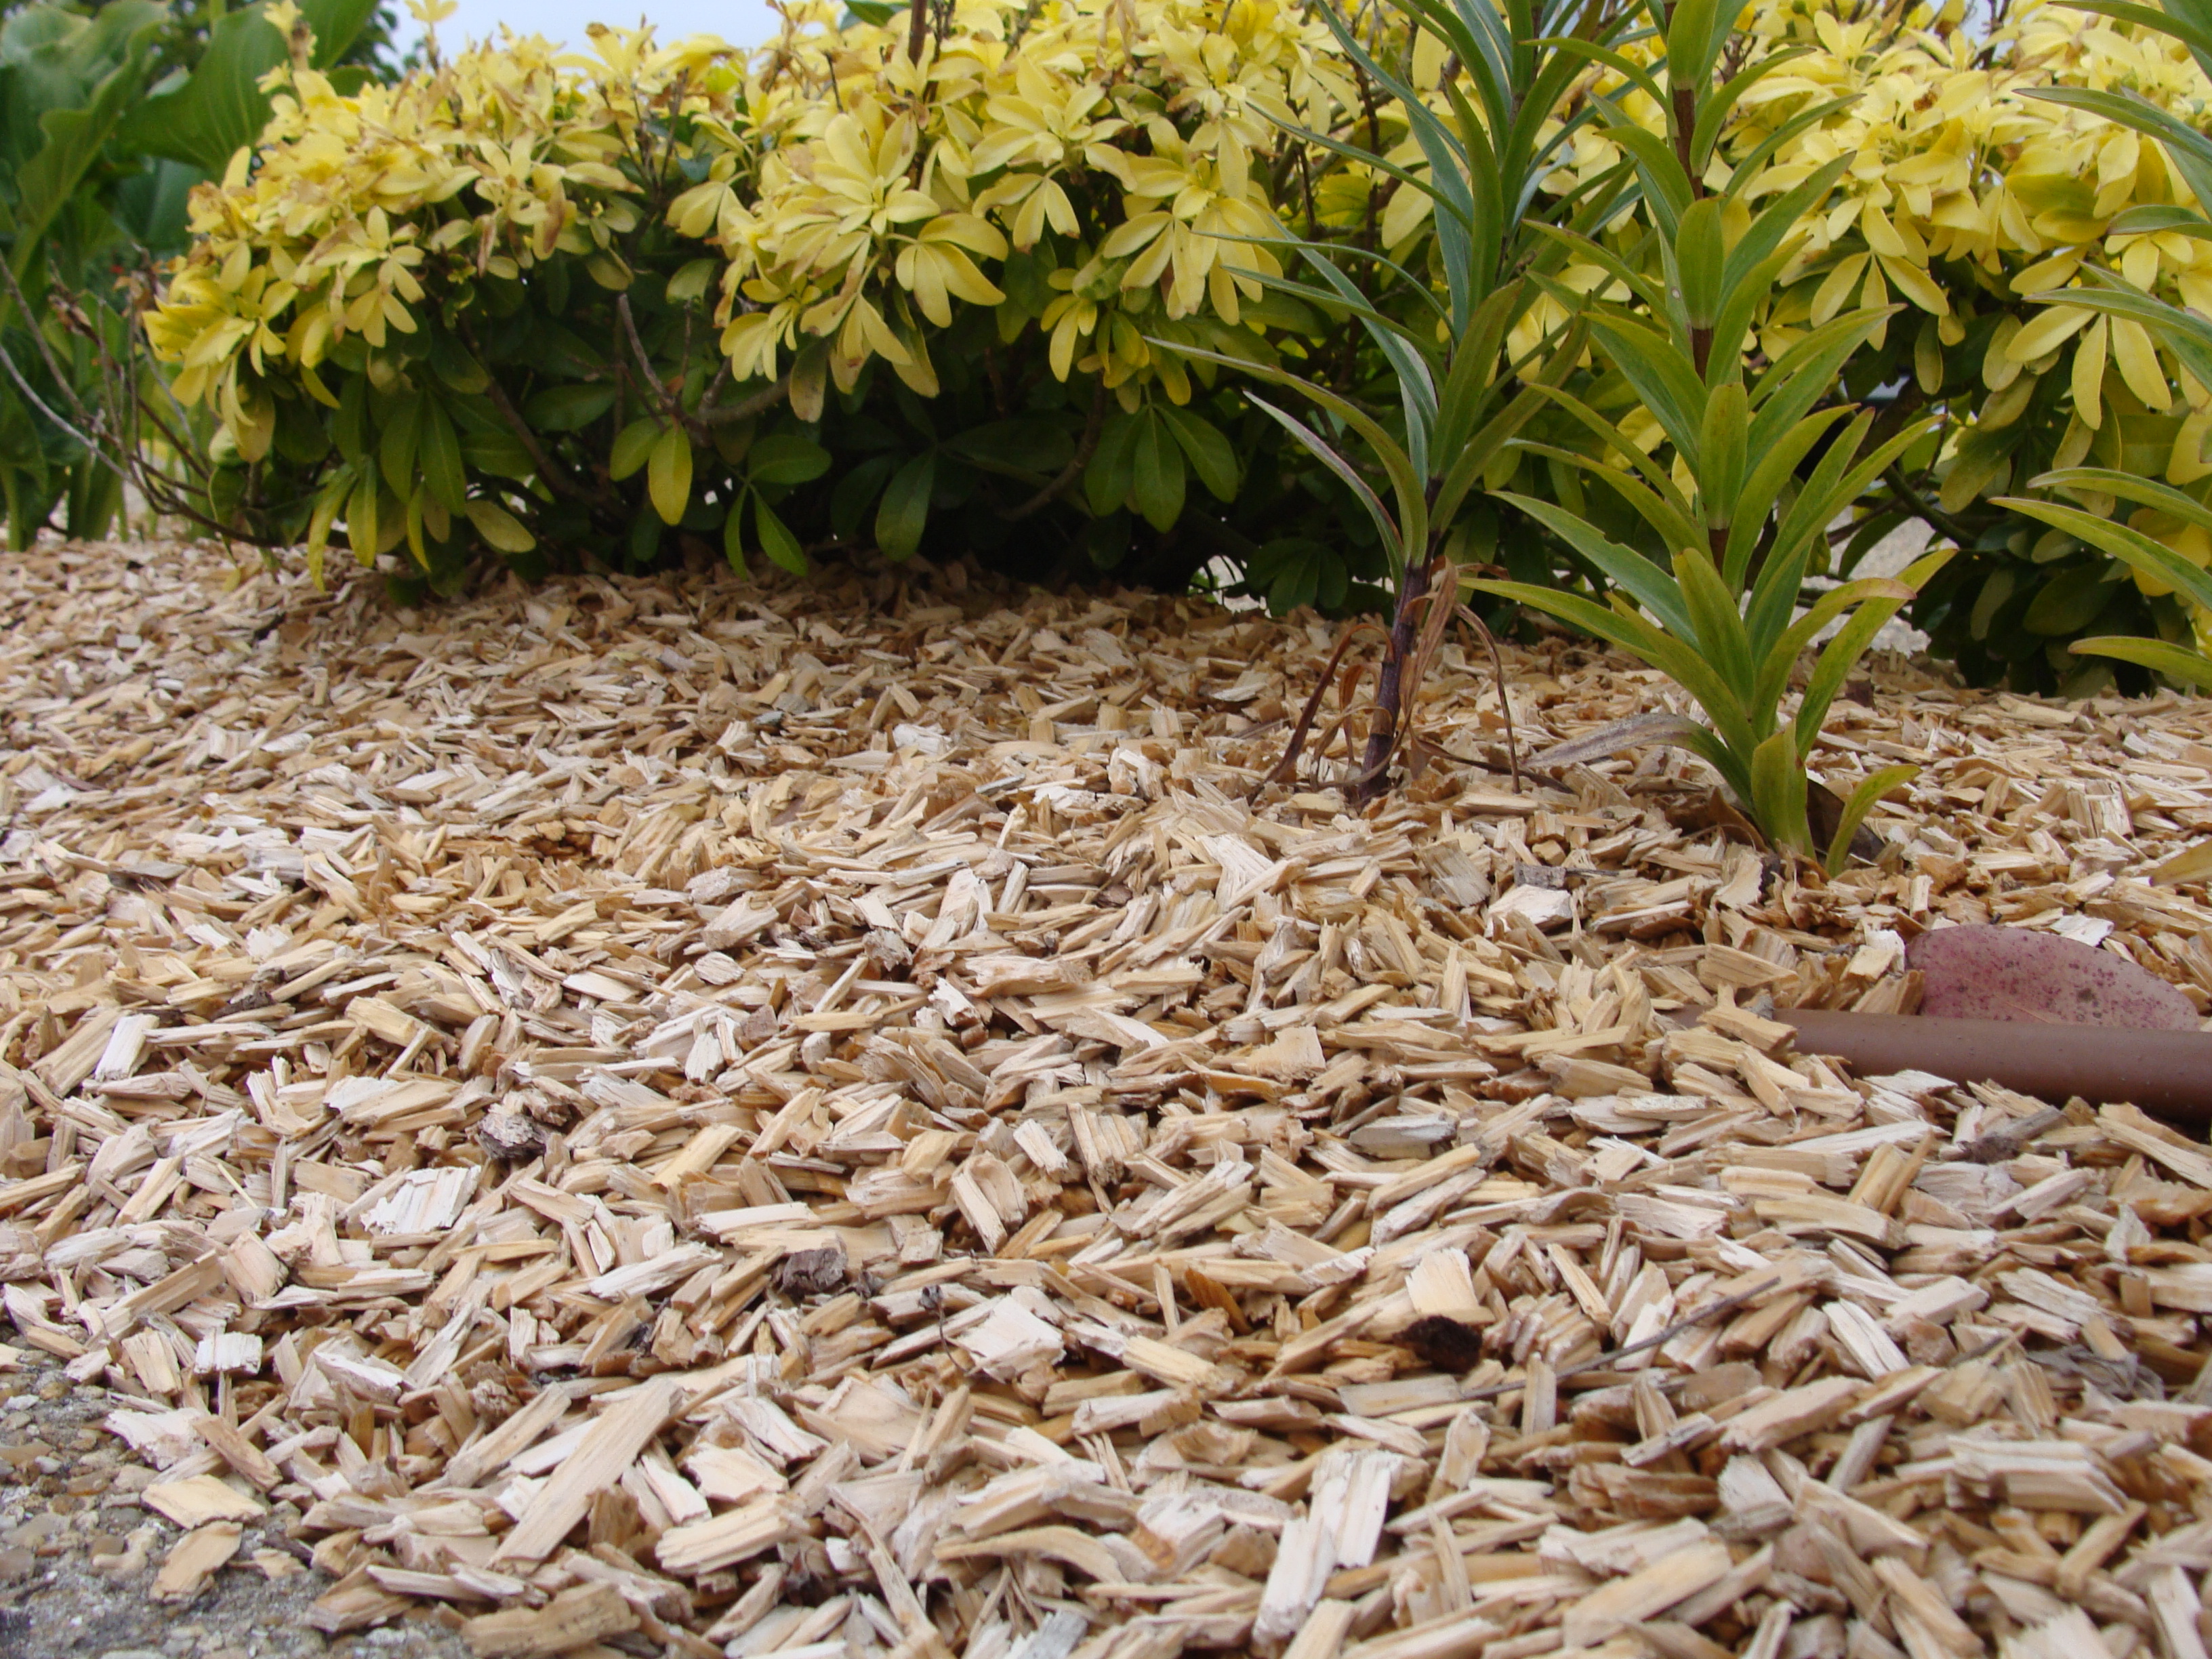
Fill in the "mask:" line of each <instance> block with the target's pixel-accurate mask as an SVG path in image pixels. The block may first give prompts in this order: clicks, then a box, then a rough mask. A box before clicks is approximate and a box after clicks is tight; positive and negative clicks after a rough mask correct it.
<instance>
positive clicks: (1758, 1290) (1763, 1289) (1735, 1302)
mask: <svg viewBox="0 0 2212 1659" xmlns="http://www.w3.org/2000/svg"><path fill="white" fill-rule="evenodd" d="M1781 1284H1782V1281H1781V1278H1780V1276H1779V1275H1777V1277H1776V1279H1775V1281H1774V1283H1773V1284H1771V1285H1753V1286H1752V1287H1751V1288H1750V1289H1749V1290H1747V1291H1737V1292H1736V1293H1735V1295H1734V1296H1724V1297H1722V1298H1721V1299H1720V1300H1719V1301H1717V1302H1715V1303H1712V1304H1709V1305H1708V1306H1705V1307H1703V1308H1700V1309H1699V1310H1698V1311H1697V1312H1695V1313H1693V1314H1686V1315H1684V1316H1682V1317H1681V1318H1680V1319H1678V1320H1676V1321H1675V1322H1674V1323H1673V1324H1671V1325H1669V1326H1668V1327H1667V1328H1666V1329H1665V1330H1663V1331H1661V1332H1659V1333H1658V1334H1656V1335H1654V1336H1647V1337H1645V1338H1644V1340H1642V1341H1641V1342H1632V1343H1630V1344H1629V1345H1628V1346H1626V1347H1625V1348H1615V1349H1614V1350H1613V1352H1611V1353H1601V1354H1600V1355H1598V1357H1597V1358H1595V1359H1585V1360H1583V1362H1582V1363H1581V1364H1578V1365H1569V1366H1567V1367H1565V1369H1564V1370H1560V1371H1559V1372H1557V1373H1555V1374H1554V1376H1553V1381H1554V1382H1559V1383H1564V1382H1565V1381H1566V1380H1567V1379H1568V1378H1569V1377H1571V1376H1581V1375H1582V1374H1583V1372H1584V1371H1602V1370H1611V1369H1612V1368H1613V1366H1615V1365H1617V1364H1620V1362H1621V1361H1622V1360H1624V1359H1626V1358H1631V1357H1632V1356H1633V1355H1636V1354H1639V1353H1643V1352H1646V1351H1647V1350H1649V1349H1652V1348H1656V1347H1661V1346H1664V1345H1666V1344H1667V1343H1669V1342H1672V1341H1673V1340H1674V1339H1675V1338H1676V1337H1678V1336H1680V1335H1681V1334H1682V1333H1683V1332H1685V1331H1691V1330H1695V1329H1696V1328H1698V1327H1699V1326H1700V1325H1702V1324H1704V1323H1705V1322H1706V1321H1707V1320H1710V1319H1716V1318H1717V1317H1719V1316H1721V1315H1722V1314H1724V1313H1734V1312H1735V1310H1737V1309H1738V1308H1741V1306H1743V1304H1745V1303H1747V1302H1751V1301H1754V1300H1756V1299H1757V1298H1759V1297H1762V1296H1766V1295H1768V1294H1770V1293H1771V1292H1772V1291H1777V1290H1779V1289H1780V1288H1781ZM1526 1386H1527V1384H1526V1383H1492V1385H1491V1386H1490V1387H1488V1388H1486V1389H1474V1390H1473V1391H1472V1392H1470V1393H1468V1394H1463V1395H1461V1396H1460V1398H1461V1399H1462V1400H1463V1401H1464V1400H1495V1399H1497V1398H1498V1395H1504V1394H1511V1393H1513V1392H1514V1391H1515V1390H1516V1389H1522V1388H1525V1387H1526Z"/></svg>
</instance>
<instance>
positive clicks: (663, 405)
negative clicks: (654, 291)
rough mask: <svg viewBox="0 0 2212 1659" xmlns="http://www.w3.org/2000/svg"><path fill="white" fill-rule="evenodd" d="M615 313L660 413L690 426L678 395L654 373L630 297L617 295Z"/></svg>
mask: <svg viewBox="0 0 2212 1659" xmlns="http://www.w3.org/2000/svg"><path fill="white" fill-rule="evenodd" d="M615 313H616V314H617V316H619V317H620V318H621V319H622V325H623V333H625V334H627V335H628V336H629V349H631V350H632V351H634V352H635V353H636V354H637V366H638V368H639V370H640V372H641V373H642V374H644V376H645V383H646V384H647V386H651V387H652V388H653V398H654V400H655V401H656V402H658V403H659V404H660V412H661V413H662V414H663V415H665V416H667V417H668V419H669V421H670V422H671V423H672V424H674V425H677V426H685V425H688V424H689V423H688V422H686V421H685V420H684V406H683V405H682V404H679V403H678V402H677V401H676V394H675V393H674V392H671V391H670V390H669V389H668V388H667V386H665V385H663V384H662V382H661V379H660V376H659V375H658V374H654V373H653V359H652V357H651V356H648V355H647V352H646V349H645V341H644V340H643V339H642V338H641V337H640V336H639V334H638V331H637V319H636V318H635V317H633V316H631V315H630V311H629V295H627V294H622V295H616V297H615Z"/></svg>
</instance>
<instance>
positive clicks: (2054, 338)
mask: <svg viewBox="0 0 2212 1659" xmlns="http://www.w3.org/2000/svg"><path fill="white" fill-rule="evenodd" d="M2089 316H2090V313H2088V312H2087V311H2085V310H2083V309H2082V308H2081V307H2080V306H2046V307H2044V308H2043V309H2042V310H2041V311H2039V312H2038V313H2036V314H2035V315H2034V316H2033V317H2031V318H2029V319H2028V320H2027V322H2026V323H2025V324H2023V325H2021V331H2020V332H2019V333H2017V334H2015V335H2014V336H2013V337H2012V343H2011V344H2010V345H2008V346H2007V347H2006V348H2005V356H2008V357H2009V358H2011V359H2012V360H2013V362H2016V363H2032V362H2034V361H2035V360H2036V359H2037V358H2038V357H2040V356H2043V354H2044V353H2045V352H2046V351H2055V350H2057V349H2058V348H2059V347H2060V346H2061V345H2063V344H2064V343H2065V342H2066V341H2068V340H2069V339H2070V338H2072V337H2073V336H2074V335H2075V334H2077V333H2079V332H2080V331H2081V328H2082V327H2083V325H2086V324H2087V322H2088V320H2089Z"/></svg>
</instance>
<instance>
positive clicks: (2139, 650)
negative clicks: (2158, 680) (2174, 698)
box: [2066, 634, 2212, 690]
mask: <svg viewBox="0 0 2212 1659" xmlns="http://www.w3.org/2000/svg"><path fill="white" fill-rule="evenodd" d="M2066 648H2067V649H2068V650H2069V651H2075V652H2079V653H2081V654H2082V655H2083V656H2090V657H2117V658H2118V659H2119V660H2120V661H2122V662H2131V663H2134V664H2136V665H2137V666H2138V667H2142V668H2148V669H2149V670H2150V671H2152V672H2153V673H2154V674H2161V675H2163V676H2165V677H2166V678H2167V679H2170V680H2179V682H2180V683H2181V684H2184V685H2201V686H2203V687H2204V688H2206V689H2207V690H2212V657H2208V656H2206V655H2205V654H2204V653H2203V652H2202V651H2192V650H2191V649H2190V648H2189V647H2187V646H2184V645H2171V644H2169V643H2167V642H2166V641H2164V640H2149V639H2138V638H2134V637H2131V636H2130V635H2124V634H2113V635H2103V636H2101V637H2100V638H2097V639H2093V640H2075V641H2074V642H2073V643H2072V644H2071V645H2069V646H2068V647H2066Z"/></svg>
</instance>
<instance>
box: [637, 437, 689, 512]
mask: <svg viewBox="0 0 2212 1659" xmlns="http://www.w3.org/2000/svg"><path fill="white" fill-rule="evenodd" d="M645 488H646V493H647V495H651V496H652V497H653V511H654V512H656V513H659V514H660V521H661V522H662V523H663V524H674V523H675V522H676V521H677V520H679V519H681V518H682V517H683V516H684V508H685V507H689V506H690V504H691V439H690V435H689V434H687V433H686V432H685V431H684V428H682V427H680V426H671V427H670V428H668V430H666V431H665V432H664V433H662V434H661V435H660V436H659V437H658V438H656V439H655V440H654V441H653V453H652V454H651V455H650V456H649V457H647V460H646V463H645Z"/></svg>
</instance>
